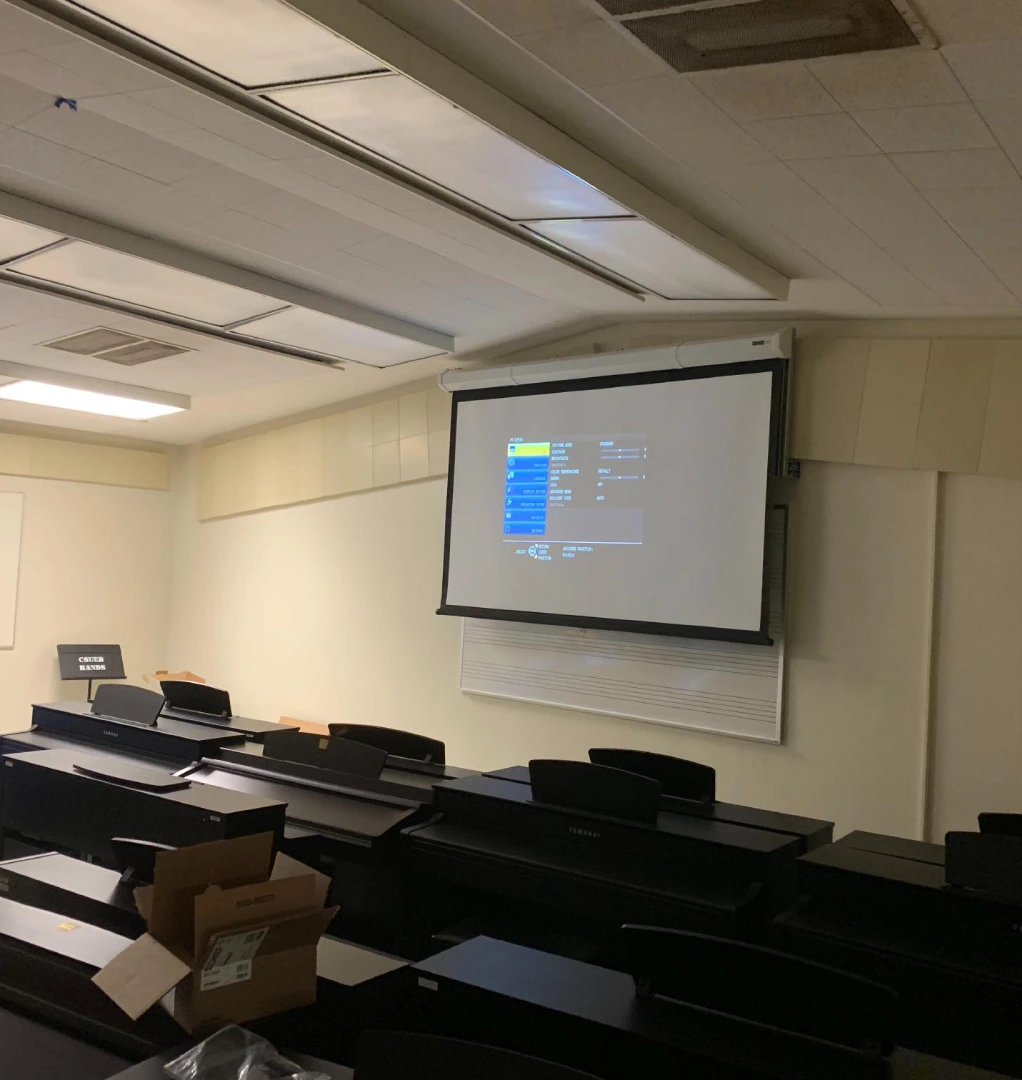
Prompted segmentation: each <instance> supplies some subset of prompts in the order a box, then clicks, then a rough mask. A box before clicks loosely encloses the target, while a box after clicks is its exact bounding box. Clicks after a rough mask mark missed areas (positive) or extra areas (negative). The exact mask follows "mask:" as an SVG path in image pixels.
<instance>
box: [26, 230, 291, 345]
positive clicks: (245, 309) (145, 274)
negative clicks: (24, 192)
mask: <svg viewBox="0 0 1022 1080" xmlns="http://www.w3.org/2000/svg"><path fill="white" fill-rule="evenodd" d="M11 269H13V270H14V271H15V272H16V273H18V274H23V275H25V276H26V277H33V278H39V279H40V280H42V281H49V282H52V283H53V284H55V285H65V286H67V287H68V288H72V289H79V290H81V291H82V292H88V293H92V294H93V295H95V296H100V297H106V298H108V299H111V300H121V301H124V302H125V303H129V304H137V305H139V306H140V307H144V308H149V309H150V310H152V311H163V312H166V313H167V314H169V315H180V316H182V317H183V318H186V319H195V320H197V321H198V322H204V323H210V324H212V325H213V326H225V325H226V324H228V323H233V322H237V321H238V320H239V319H248V318H252V317H254V316H256V315H262V314H265V313H266V312H268V311H272V310H273V309H274V308H278V307H280V301H279V300H273V299H271V298H270V297H268V296H261V295H260V294H259V293H254V292H249V291H248V290H247V289H239V288H237V287H236V286H234V285H226V284H224V283H223V282H221V281H213V280H212V279H211V278H206V277H200V276H199V275H198V274H189V273H186V272H185V271H184V270H176V269H174V268H173V267H170V266H163V265H161V264H160V263H154V262H149V261H148V260H146V259H139V258H137V257H136V256H134V255H125V254H124V253H123V252H120V251H113V250H111V249H110V248H103V247H97V246H96V245H94V244H85V243H82V242H81V241H80V240H75V241H74V242H72V243H70V244H64V245H62V246H61V247H59V248H53V249H52V250H49V251H41V252H39V253H38V254H37V255H30V256H29V257H28V258H27V259H21V260H19V261H18V262H17V263H16V264H15V265H14V266H13V267H12V268H11Z"/></svg>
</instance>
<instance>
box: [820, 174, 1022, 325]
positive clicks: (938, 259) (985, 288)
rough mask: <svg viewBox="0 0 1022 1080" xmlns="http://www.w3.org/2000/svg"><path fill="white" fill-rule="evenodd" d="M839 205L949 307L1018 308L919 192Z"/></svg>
mask: <svg viewBox="0 0 1022 1080" xmlns="http://www.w3.org/2000/svg"><path fill="white" fill-rule="evenodd" d="M994 190H996V189H994ZM835 203H836V205H838V206H839V207H840V209H841V211H842V213H844V214H846V215H847V216H848V217H849V218H850V219H851V220H852V221H853V222H854V223H855V224H856V225H858V226H859V228H860V229H862V230H863V232H865V233H866V234H867V235H868V236H870V237H872V238H873V239H874V240H875V241H876V242H877V243H878V244H879V245H880V246H881V247H882V248H884V249H886V250H887V251H889V252H890V253H891V255H892V256H894V257H895V258H896V259H897V260H898V261H899V262H901V263H903V264H904V265H905V266H906V267H908V269H909V270H911V271H912V273H914V274H915V275H916V276H917V277H918V278H919V279H920V280H921V281H922V282H923V283H924V284H926V285H928V286H929V287H930V288H931V289H933V290H934V291H935V292H936V293H937V294H938V295H939V296H941V297H942V298H943V299H944V300H945V301H946V302H947V303H949V304H976V305H982V306H1014V304H1015V298H1014V297H1013V296H1012V294H1011V293H1010V292H1009V291H1008V290H1007V288H1005V286H1004V285H1003V283H1002V282H1001V281H999V280H998V278H997V277H996V276H995V275H994V274H993V273H992V272H991V271H990V269H989V268H988V267H987V266H986V265H985V264H984V263H983V262H982V260H980V259H979V258H978V257H977V256H976V254H975V253H974V252H973V251H972V250H971V249H970V248H969V246H968V245H967V244H966V243H965V242H964V241H963V240H962V239H961V237H959V236H958V235H957V234H956V232H955V231H954V230H953V229H952V228H951V227H950V226H949V225H948V224H947V223H946V222H945V221H944V220H942V218H941V217H940V215H939V214H938V213H937V212H936V211H935V210H934V208H933V207H932V206H931V205H930V204H929V203H928V202H927V201H926V200H925V199H924V198H923V197H922V195H920V194H918V193H917V192H915V191H910V192H900V193H899V192H868V193H864V194H857V195H851V194H848V195H842V196H841V197H840V198H839V199H836V200H835Z"/></svg>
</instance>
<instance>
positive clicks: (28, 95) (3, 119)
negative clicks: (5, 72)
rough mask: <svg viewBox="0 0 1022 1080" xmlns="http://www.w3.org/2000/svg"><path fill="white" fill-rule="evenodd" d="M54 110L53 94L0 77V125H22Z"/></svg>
mask: <svg viewBox="0 0 1022 1080" xmlns="http://www.w3.org/2000/svg"><path fill="white" fill-rule="evenodd" d="M52 108H53V95H52V94H48V93H46V92H45V91H43V90H37V89H35V87H33V86H26V85H25V84H24V83H21V82H18V81H17V80H15V79H7V78H4V77H3V76H0V124H20V123H21V121H22V120H28V119H29V118H30V117H32V116H38V115H39V113H42V112H46V110H47V109H52Z"/></svg>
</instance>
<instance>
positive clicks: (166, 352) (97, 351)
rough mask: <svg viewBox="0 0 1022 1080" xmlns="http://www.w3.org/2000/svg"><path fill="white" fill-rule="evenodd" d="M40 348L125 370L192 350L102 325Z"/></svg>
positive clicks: (45, 342)
mask: <svg viewBox="0 0 1022 1080" xmlns="http://www.w3.org/2000/svg"><path fill="white" fill-rule="evenodd" d="M43 348H45V349H59V350H60V351H61V352H69V353H74V354H75V355H76V356H95V357H96V358H97V359H99V360H109V361H110V362H111V363H112V364H123V365H124V366H126V367H134V366H135V365H136V364H148V363H149V361H151V360H165V359H166V358H167V357H168V356H180V355H181V353H186V352H191V351H192V350H191V349H187V348H185V347H184V346H182V345H168V344H166V342H163V341H153V340H152V339H151V338H140V337H137V336H136V335H134V334H125V333H122V332H121V331H120V330H111V329H109V327H106V326H97V327H96V328H95V329H94V330H83V331H81V332H80V333H78V334H72V335H71V336H70V337H65V338H57V340H56V341H44V342H43Z"/></svg>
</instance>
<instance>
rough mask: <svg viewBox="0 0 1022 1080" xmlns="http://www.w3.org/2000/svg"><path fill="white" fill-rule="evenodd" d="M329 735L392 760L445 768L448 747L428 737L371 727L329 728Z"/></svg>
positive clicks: (335, 726) (336, 726)
mask: <svg viewBox="0 0 1022 1080" xmlns="http://www.w3.org/2000/svg"><path fill="white" fill-rule="evenodd" d="M330 734H331V735H339V736H340V737H341V738H342V739H353V740H354V741H355V742H360V743H365V745H366V746H375V747H376V748H377V749H378V750H383V751H384V752H385V753H387V754H393V755H394V757H403V758H410V759H411V760H412V761H426V762H430V763H431V764H433V765H444V764H446V757H445V755H446V751H447V747H446V746H445V745H444V743H442V742H441V741H440V740H439V739H431V738H429V736H428V735H416V734H415V733H414V732H411V731H400V730H399V729H398V728H390V727H377V726H376V725H374V724H331V725H330Z"/></svg>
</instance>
